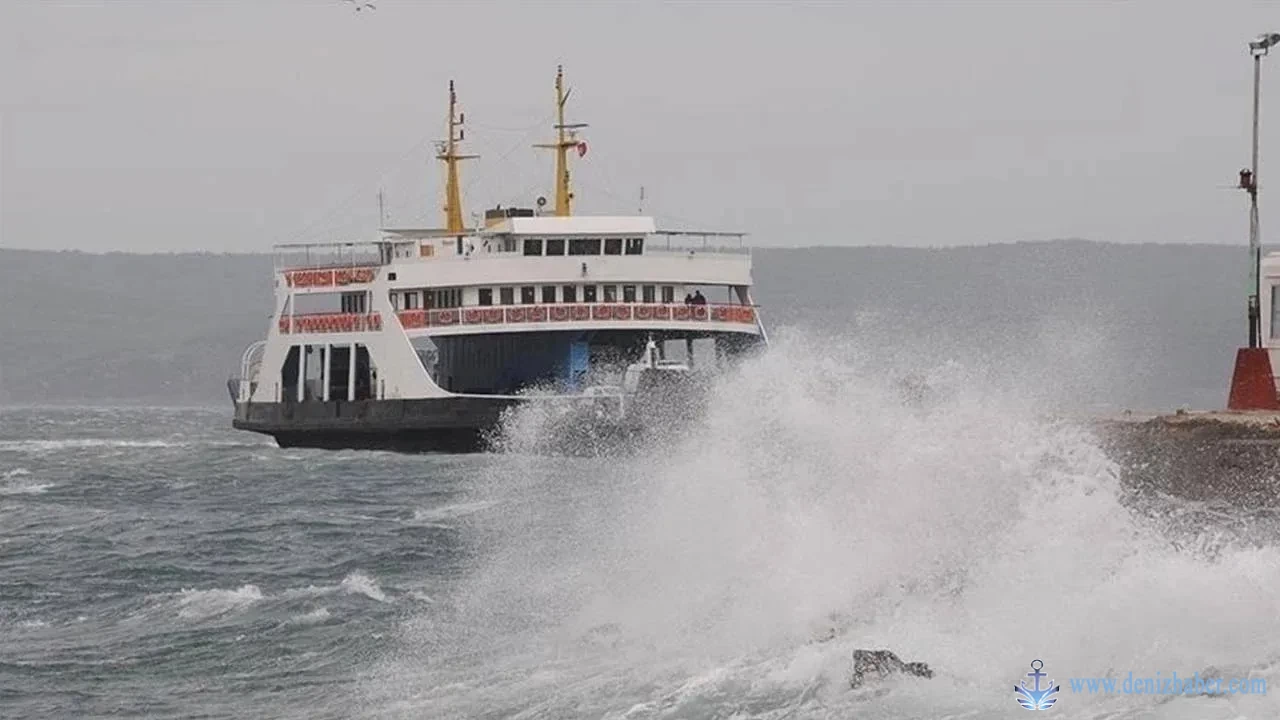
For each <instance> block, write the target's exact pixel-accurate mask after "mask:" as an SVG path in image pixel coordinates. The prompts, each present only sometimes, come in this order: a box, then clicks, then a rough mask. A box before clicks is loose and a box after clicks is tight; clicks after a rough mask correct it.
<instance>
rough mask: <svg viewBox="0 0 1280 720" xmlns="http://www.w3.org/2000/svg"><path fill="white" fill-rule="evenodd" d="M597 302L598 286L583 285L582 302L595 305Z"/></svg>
mask: <svg viewBox="0 0 1280 720" xmlns="http://www.w3.org/2000/svg"><path fill="white" fill-rule="evenodd" d="M595 301H596V286H595V285H583V286H582V302H589V303H593V302H595Z"/></svg>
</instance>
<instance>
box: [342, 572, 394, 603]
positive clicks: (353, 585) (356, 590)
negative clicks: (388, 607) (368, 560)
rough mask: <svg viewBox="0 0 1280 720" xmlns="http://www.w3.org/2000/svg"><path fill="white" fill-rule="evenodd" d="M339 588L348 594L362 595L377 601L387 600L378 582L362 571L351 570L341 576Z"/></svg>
mask: <svg viewBox="0 0 1280 720" xmlns="http://www.w3.org/2000/svg"><path fill="white" fill-rule="evenodd" d="M341 588H342V591H343V592H345V593H348V594H350V595H363V596H365V597H367V598H370V599H372V600H377V601H378V602H389V600H388V599H387V596H386V594H384V593H383V592H382V588H379V587H378V583H377V582H375V581H374V580H373V579H372V578H370V577H369V576H368V575H365V574H364V573H362V572H353V573H351V574H350V575H347V576H346V577H344V578H342V585H341Z"/></svg>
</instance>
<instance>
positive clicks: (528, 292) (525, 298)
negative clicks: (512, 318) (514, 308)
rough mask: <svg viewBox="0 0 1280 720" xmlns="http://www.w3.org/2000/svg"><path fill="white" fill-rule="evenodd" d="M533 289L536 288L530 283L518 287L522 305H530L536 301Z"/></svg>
mask: <svg viewBox="0 0 1280 720" xmlns="http://www.w3.org/2000/svg"><path fill="white" fill-rule="evenodd" d="M535 290H536V288H534V287H533V286H532V285H525V286H523V287H521V288H520V303H521V304H522V305H532V304H534V303H535V302H537V300H536V299H535V295H534V291H535Z"/></svg>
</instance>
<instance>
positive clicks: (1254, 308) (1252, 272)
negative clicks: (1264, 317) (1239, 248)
mask: <svg viewBox="0 0 1280 720" xmlns="http://www.w3.org/2000/svg"><path fill="white" fill-rule="evenodd" d="M1276 44H1280V33H1263V34H1262V35H1259V36H1258V37H1257V38H1255V39H1253V40H1251V41H1250V42H1249V54H1250V55H1252V56H1253V155H1252V163H1251V165H1250V166H1249V168H1247V169H1244V170H1241V171H1240V189H1242V190H1244V191H1245V192H1247V193H1249V347H1251V348H1256V347H1259V346H1260V345H1261V344H1262V343H1261V341H1262V332H1261V330H1262V328H1261V307H1260V305H1259V296H1260V295H1261V289H1262V285H1261V283H1262V278H1261V275H1262V271H1261V270H1262V267H1261V266H1262V244H1261V241H1260V239H1259V237H1258V230H1259V228H1258V97H1259V85H1260V81H1261V78H1262V58H1263V56H1265V55H1266V54H1267V53H1269V52H1270V51H1271V48H1272V46H1274V45H1276Z"/></svg>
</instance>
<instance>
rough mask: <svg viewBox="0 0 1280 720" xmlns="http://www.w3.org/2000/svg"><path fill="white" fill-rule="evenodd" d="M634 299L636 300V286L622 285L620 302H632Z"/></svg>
mask: <svg viewBox="0 0 1280 720" xmlns="http://www.w3.org/2000/svg"><path fill="white" fill-rule="evenodd" d="M635 301H636V286H635V285H623V286H622V302H625V303H633V302H635Z"/></svg>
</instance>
